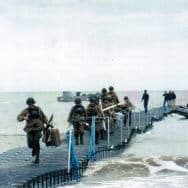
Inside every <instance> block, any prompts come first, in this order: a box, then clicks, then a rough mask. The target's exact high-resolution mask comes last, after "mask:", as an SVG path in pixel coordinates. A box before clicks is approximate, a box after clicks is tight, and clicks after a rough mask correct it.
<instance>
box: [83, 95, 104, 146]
mask: <svg viewBox="0 0 188 188" xmlns="http://www.w3.org/2000/svg"><path fill="white" fill-rule="evenodd" d="M89 102H90V104H89V105H88V106H87V109H86V117H87V120H88V123H89V124H90V126H91V117H92V116H95V117H96V122H95V143H96V144H98V143H99V134H100V130H101V124H102V119H103V113H102V110H101V108H100V106H99V105H98V104H97V103H96V99H95V97H90V99H89Z"/></svg>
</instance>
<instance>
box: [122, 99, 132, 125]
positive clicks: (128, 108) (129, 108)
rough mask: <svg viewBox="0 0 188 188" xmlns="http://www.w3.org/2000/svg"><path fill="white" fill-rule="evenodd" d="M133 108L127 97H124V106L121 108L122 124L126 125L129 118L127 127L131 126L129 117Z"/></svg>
mask: <svg viewBox="0 0 188 188" xmlns="http://www.w3.org/2000/svg"><path fill="white" fill-rule="evenodd" d="M133 108H134V106H133V104H132V103H131V101H130V100H129V98H128V97H127V96H125V97H124V104H123V105H122V106H121V110H122V113H123V114H124V124H125V125H126V123H127V119H128V117H129V126H130V125H131V115H132V109H133Z"/></svg>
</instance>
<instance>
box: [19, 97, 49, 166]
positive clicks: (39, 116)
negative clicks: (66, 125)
mask: <svg viewBox="0 0 188 188" xmlns="http://www.w3.org/2000/svg"><path fill="white" fill-rule="evenodd" d="M26 104H27V105H28V107H27V108H26V109H24V110H23V111H22V112H21V113H20V114H19V115H18V117H17V120H18V121H24V120H25V121H26V126H25V128H24V131H25V132H26V133H27V143H28V147H29V148H31V149H32V156H35V161H34V162H35V163H39V155H40V138H41V137H42V134H41V131H42V130H43V129H44V124H47V121H48V120H47V118H46V115H45V114H44V113H43V111H42V110H41V109H40V108H39V107H38V106H35V100H34V99H33V98H28V99H27V100H26Z"/></svg>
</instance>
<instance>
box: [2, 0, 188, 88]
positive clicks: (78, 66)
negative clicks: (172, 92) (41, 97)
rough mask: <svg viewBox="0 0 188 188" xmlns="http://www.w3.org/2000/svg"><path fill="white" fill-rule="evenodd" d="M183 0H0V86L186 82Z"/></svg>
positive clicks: (187, 28)
mask: <svg viewBox="0 0 188 188" xmlns="http://www.w3.org/2000/svg"><path fill="white" fill-rule="evenodd" d="M187 23H188V1H187V0H116V1H115V0H53V1H52V0H33V1H28V0H6V1H1V2H0V41H1V42H0V64H1V69H0V90H1V91H38V90H40V91H41V90H66V89H71V90H80V89H83V90H99V89H101V88H102V87H108V86H109V85H114V86H115V88H116V89H118V90H136V89H139V90H140V89H145V88H147V89H152V90H155V89H162V90H163V89H166V88H167V89H187V85H186V84H187V72H188V71H187V68H188V65H187V59H188V52H187V49H188V24H187Z"/></svg>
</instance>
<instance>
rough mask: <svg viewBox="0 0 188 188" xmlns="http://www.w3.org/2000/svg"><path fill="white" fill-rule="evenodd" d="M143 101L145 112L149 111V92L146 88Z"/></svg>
mask: <svg viewBox="0 0 188 188" xmlns="http://www.w3.org/2000/svg"><path fill="white" fill-rule="evenodd" d="M142 101H143V102H144V111H145V113H147V112H148V103H149V94H148V93H147V90H144V94H143V95H142Z"/></svg>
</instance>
